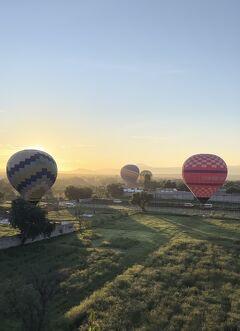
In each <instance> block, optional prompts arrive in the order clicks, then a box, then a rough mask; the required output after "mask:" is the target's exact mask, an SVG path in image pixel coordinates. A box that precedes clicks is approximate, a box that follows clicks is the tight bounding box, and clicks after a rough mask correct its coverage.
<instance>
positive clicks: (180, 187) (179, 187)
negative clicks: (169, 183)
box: [177, 181, 189, 192]
mask: <svg viewBox="0 0 240 331" xmlns="http://www.w3.org/2000/svg"><path fill="white" fill-rule="evenodd" d="M177 190H178V191H186V192H189V188H188V187H187V185H186V184H184V182H182V181H180V182H179V183H177Z"/></svg>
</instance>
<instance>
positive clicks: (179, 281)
mask: <svg viewBox="0 0 240 331" xmlns="http://www.w3.org/2000/svg"><path fill="white" fill-rule="evenodd" d="M57 216H58V215H52V218H57ZM65 216H66V214H65ZM68 216H69V217H71V215H68ZM62 217H63V216H62ZM83 225H84V226H85V229H84V230H82V231H81V232H76V233H74V234H71V235H65V236H62V237H59V238H55V239H50V240H47V241H44V242H39V243H34V244H32V245H28V246H25V247H20V248H12V249H9V250H6V251H1V252H0V268H1V269H0V270H1V282H0V290H1V293H2V296H1V299H0V308H1V309H0V317H1V323H0V330H1V331H7V330H11V331H17V330H19V331H21V330H24V328H25V329H26V324H25V326H24V323H28V322H29V321H30V322H31V321H34V325H35V326H36V327H37V326H38V325H39V314H38V313H39V311H41V307H42V306H41V305H42V303H43V301H44V300H45V301H46V304H45V306H44V307H45V311H46V313H45V315H44V324H43V326H42V329H40V330H49V331H53V330H54V331H55V330H60V331H65V330H68V331H70V330H71V331H74V330H89V331H90V330H91V331H93V330H95V331H98V330H116V331H117V330H118V331H121V330H126V331H127V330H129V331H130V330H136V331H140V330H141V331H147V330H149V331H150V330H156V331H157V330H169V331H170V330H171V331H175V330H185V331H189V330H205V331H208V330H223V331H230V330H232V331H233V330H240V303H239V302H240V301H239V295H240V276H239V274H240V259H239V254H240V222H238V221H234V220H228V221H226V220H220V219H212V218H211V219H208V218H201V217H188V216H160V215H151V214H146V215H145V214H132V215H127V214H126V213H125V214H123V213H122V214H120V212H117V211H114V212H113V213H109V212H108V213H107V212H106V213H102V212H101V213H97V214H96V215H95V216H94V217H93V219H91V220H90V221H86V222H83ZM53 277H56V279H58V281H57V282H56V284H55V283H52V279H53ZM44 280H45V283H44ZM43 283H44V284H46V283H47V284H48V286H45V287H43V286H42V287H40V290H39V284H43ZM36 284H38V286H36ZM51 284H53V285H51ZM51 286H52V287H53V288H54V289H55V291H54V293H51V292H53V291H50V292H49V288H51ZM43 289H44V291H43ZM46 293H47V294H49V293H50V294H51V295H50V294H49V295H47V294H46ZM45 301H44V302H45ZM39 307H40V308H39ZM23 316H24V320H25V321H23V318H22V317H23ZM26 321H27V322H26ZM30 322H29V323H30ZM35 330H36V331H37V330H39V329H37V328H36V329H32V330H31V331H35Z"/></svg>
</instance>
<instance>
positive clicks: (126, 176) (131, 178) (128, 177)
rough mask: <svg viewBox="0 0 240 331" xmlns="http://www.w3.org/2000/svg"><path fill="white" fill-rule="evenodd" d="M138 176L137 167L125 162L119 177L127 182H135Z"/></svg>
mask: <svg viewBox="0 0 240 331" xmlns="http://www.w3.org/2000/svg"><path fill="white" fill-rule="evenodd" d="M138 176H139V168H138V167H137V166H136V165H134V164H127V165H125V166H124V167H122V169H121V177H122V179H123V180H124V181H126V182H127V183H128V184H135V183H136V182H137V179H138Z"/></svg>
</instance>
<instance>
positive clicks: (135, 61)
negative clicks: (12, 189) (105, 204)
mask: <svg viewBox="0 0 240 331" xmlns="http://www.w3.org/2000/svg"><path fill="white" fill-rule="evenodd" d="M239 11H240V2H239V1H238V0H201V1H200V0H101V1H99V0H41V1H32V0H29V1H27V0H21V1H19V0H8V1H4V0H2V1H1V0H0V123H1V130H0V168H5V165H6V162H7V160H8V158H9V157H10V156H11V155H12V154H13V153H14V152H16V151H18V150H21V149H24V148H28V147H35V148H40V149H44V150H45V151H47V152H49V153H50V154H51V155H52V156H53V157H54V158H55V160H56V161H57V163H58V167H59V169H60V170H62V171H68V170H74V169H78V168H87V169H101V168H119V167H121V166H122V165H124V164H126V163H137V164H138V163H144V164H148V165H151V166H155V167H175V166H181V165H182V163H183V162H184V161H185V159H186V158H188V157H189V156H190V155H192V154H196V153H213V154H217V155H219V156H221V157H222V158H224V160H225V161H226V163H227V164H228V165H240V154H239V148H238V143H239V140H240V139H239V138H240V133H239V132H240V131H239V122H240V93H239V90H240V66H239V59H240V39H239V35H240V20H239Z"/></svg>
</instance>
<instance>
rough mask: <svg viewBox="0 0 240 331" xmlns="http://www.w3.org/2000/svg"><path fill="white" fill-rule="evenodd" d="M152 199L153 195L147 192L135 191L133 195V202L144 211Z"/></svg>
mask: <svg viewBox="0 0 240 331" xmlns="http://www.w3.org/2000/svg"><path fill="white" fill-rule="evenodd" d="M151 200H152V195H151V194H148V193H146V192H140V193H134V194H133V196H132V200H131V203H132V204H133V205H138V206H139V207H140V208H141V209H142V211H146V210H145V207H146V205H147V204H148V203H149V202H150V201H151Z"/></svg>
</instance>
